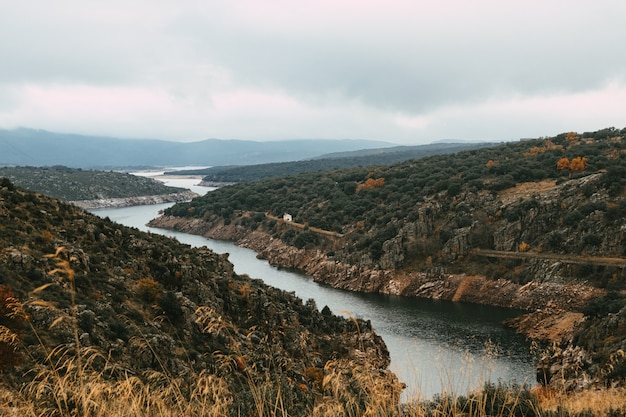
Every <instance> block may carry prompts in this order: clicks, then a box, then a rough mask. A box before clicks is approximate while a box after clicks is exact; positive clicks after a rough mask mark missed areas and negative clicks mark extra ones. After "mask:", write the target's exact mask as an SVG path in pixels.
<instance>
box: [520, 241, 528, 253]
mask: <svg viewBox="0 0 626 417" xmlns="http://www.w3.org/2000/svg"><path fill="white" fill-rule="evenodd" d="M528 249H530V245H529V244H528V243H526V242H522V243H520V244H519V251H520V252H528Z"/></svg>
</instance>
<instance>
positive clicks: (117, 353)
mask: <svg viewBox="0 0 626 417" xmlns="http://www.w3.org/2000/svg"><path fill="white" fill-rule="evenodd" d="M0 247H1V248H2V250H0V277H1V281H0V414H2V413H3V412H5V411H6V412H9V413H12V414H10V415H29V416H30V415H33V416H34V415H55V416H56V415H59V416H74V415H90V416H95V415H98V416H100V415H114V416H117V415H120V416H121V415H131V414H130V413H131V411H132V410H136V411H137V412H139V413H142V414H141V415H154V414H153V412H155V413H156V411H155V410H159V412H161V413H164V414H158V415H209V414H208V413H212V414H210V415H242V416H251V415H264V414H258V411H259V409H258V407H270V408H271V407H272V406H277V404H278V402H280V407H281V410H282V411H283V412H284V413H285V414H287V415H306V414H312V413H313V410H314V408H315V407H322V408H323V407H329V406H332V405H333V404H344V405H346V406H347V407H348V406H352V407H356V408H357V409H360V410H365V408H366V406H367V404H368V403H370V402H371V401H374V396H373V395H372V393H373V392H376V393H377V394H376V396H375V397H376V398H377V400H376V401H380V400H382V402H385V401H386V402H387V403H388V404H393V403H394V401H396V402H397V400H398V394H399V390H400V388H401V387H400V385H399V384H398V383H397V380H396V379H395V377H394V376H393V375H392V374H391V373H390V372H388V371H387V370H386V367H387V365H388V364H389V355H388V352H387V350H386V347H385V345H384V343H383V341H382V340H381V339H380V337H378V336H377V335H376V334H375V333H374V332H373V331H372V329H371V325H370V324H369V323H367V322H365V321H362V320H356V319H349V320H348V319H345V318H343V317H339V316H335V315H334V314H332V312H330V311H329V309H328V308H325V309H322V311H319V310H318V309H317V308H316V306H315V303H314V301H312V300H309V301H307V302H303V301H302V300H300V299H298V298H296V297H295V296H294V295H293V294H290V293H287V292H284V291H281V290H278V289H274V288H271V287H268V286H266V285H264V284H263V283H262V282H261V281H260V280H254V279H251V278H249V277H248V276H240V275H237V274H236V273H235V272H234V271H233V266H232V265H231V264H230V263H229V262H228V260H227V256H225V255H218V254H215V253H213V252H212V251H210V250H208V249H206V248H199V249H192V248H191V247H189V246H188V245H183V244H180V243H178V242H177V241H175V240H173V239H170V238H167V237H164V236H160V235H155V234H149V233H143V232H140V231H138V230H137V229H133V228H128V227H124V226H120V225H118V224H116V223H113V222H111V221H110V220H109V219H102V218H99V217H96V216H93V215H90V214H88V213H86V212H85V211H83V210H81V209H79V208H77V207H75V206H72V205H68V204H65V203H63V202H61V201H59V200H54V199H51V198H48V197H44V196H42V195H40V194H36V193H33V192H27V191H24V190H22V189H19V188H16V187H15V186H14V185H13V184H12V183H11V182H10V181H8V180H7V179H1V180H0ZM329 384H336V386H337V389H336V390H335V389H332V390H331V389H328V386H329ZM7 398H11V400H10V403H9V402H5V400H6V399H7ZM379 403H380V402H379ZM23 404H26V405H23ZM22 405H23V408H19V410H18V408H17V407H18V406H20V407H22ZM11 408H13V411H11ZM14 413H17V414H14ZM3 415H4V414H3ZM133 415H135V414H133ZM137 415H139V414H137Z"/></svg>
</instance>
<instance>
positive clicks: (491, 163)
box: [485, 159, 498, 168]
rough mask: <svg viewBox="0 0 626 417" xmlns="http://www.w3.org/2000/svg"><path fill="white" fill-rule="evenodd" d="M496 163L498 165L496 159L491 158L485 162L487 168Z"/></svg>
mask: <svg viewBox="0 0 626 417" xmlns="http://www.w3.org/2000/svg"><path fill="white" fill-rule="evenodd" d="M496 165H498V161H497V160H495V161H494V160H493V159H490V160H488V161H487V163H486V164H485V166H486V167H487V168H491V167H495V166H496Z"/></svg>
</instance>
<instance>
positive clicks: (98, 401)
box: [0, 252, 626, 417]
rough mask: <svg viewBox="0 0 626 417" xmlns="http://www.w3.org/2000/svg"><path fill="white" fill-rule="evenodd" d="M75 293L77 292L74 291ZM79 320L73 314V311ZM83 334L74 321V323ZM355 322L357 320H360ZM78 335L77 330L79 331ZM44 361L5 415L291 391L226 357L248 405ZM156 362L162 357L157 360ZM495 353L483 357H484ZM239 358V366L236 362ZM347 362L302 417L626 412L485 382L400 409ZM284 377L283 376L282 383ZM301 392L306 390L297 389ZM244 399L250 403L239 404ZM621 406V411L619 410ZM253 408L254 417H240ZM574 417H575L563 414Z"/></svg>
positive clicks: (606, 396)
mask: <svg viewBox="0 0 626 417" xmlns="http://www.w3.org/2000/svg"><path fill="white" fill-rule="evenodd" d="M58 255H59V252H57V254H55V260H56V261H57V268H58V269H57V270H55V272H60V273H62V274H63V275H65V277H66V278H67V279H68V280H69V281H70V282H71V281H72V280H73V276H72V274H70V273H69V271H71V269H70V268H69V267H68V266H67V265H66V264H64V263H61V262H59V259H58ZM71 291H74V288H73V287H71ZM72 313H73V316H72V317H75V313H76V311H75V309H73V310H72ZM196 314H197V316H198V324H200V325H201V326H202V328H203V331H204V332H207V333H209V334H215V335H219V334H224V333H226V334H228V333H230V332H231V331H232V330H233V329H232V328H231V325H230V324H228V323H226V322H224V321H223V320H222V318H221V317H220V316H219V315H217V314H216V312H215V311H214V310H212V309H209V308H205V309H199V311H197V312H196ZM71 322H72V323H73V325H74V326H77V324H76V320H73V321H71ZM355 322H356V321H355ZM75 332H77V329H75ZM41 349H42V350H43V351H45V352H47V353H46V358H45V360H44V361H43V362H41V363H40V364H39V365H37V368H36V369H33V370H31V372H30V374H29V375H27V376H28V377H29V380H30V382H29V383H27V384H26V385H25V386H23V387H22V388H21V389H19V390H16V389H15V388H13V387H9V386H8V385H1V384H0V417H4V416H7V417H17V416H19V417H77V416H80V417H105V416H106V417H148V416H150V417H221V416H231V415H237V416H240V415H250V416H256V417H278V416H280V417H285V416H288V415H291V414H289V409H290V407H289V405H288V404H287V402H288V401H289V398H290V397H289V396H288V395H287V394H288V393H285V392H282V391H281V388H280V387H281V385H280V383H278V381H277V380H276V379H275V378H277V376H274V375H269V374H267V375H265V379H264V380H258V379H257V380H255V379H254V378H253V375H252V374H250V373H247V367H246V366H245V361H244V358H242V357H239V356H237V357H235V358H234V361H233V360H230V359H228V360H227V364H228V365H229V366H232V367H233V368H234V367H238V368H239V370H240V371H242V372H244V373H245V374H246V375H247V378H248V385H249V388H250V393H251V396H249V397H246V398H242V397H241V396H240V395H239V394H240V393H238V392H236V391H235V390H234V389H233V387H232V386H231V385H230V383H229V382H228V381H227V380H226V379H223V378H222V377H220V376H217V375H214V374H210V373H208V372H201V373H198V374H195V375H192V376H185V378H177V377H173V376H171V375H169V374H167V373H164V372H158V371H149V372H146V373H143V374H141V375H136V374H133V373H131V372H130V371H127V370H123V369H119V368H117V367H116V366H115V364H113V363H111V362H110V361H109V358H108V357H107V356H106V355H103V354H102V353H101V352H100V351H98V350H96V349H94V348H86V347H81V346H80V343H79V339H78V337H77V336H76V337H75V343H74V344H73V345H70V346H68V347H54V348H52V349H49V348H48V347H46V346H43V345H42V346H41ZM154 353H155V355H156V352H154ZM488 356H489V353H488V352H487V353H486V357H488ZM237 359H240V360H241V364H240V363H239V362H238V361H237ZM365 363H367V361H363V363H357V362H354V361H350V360H345V359H338V360H334V361H329V362H327V363H326V366H325V367H324V370H323V374H321V372H320V374H321V375H319V376H318V379H320V381H319V383H320V384H321V386H322V392H323V394H321V395H319V396H318V397H317V398H316V400H315V403H314V404H313V406H312V407H310V408H308V409H307V410H306V411H305V412H303V413H301V414H299V415H298V416H300V415H301V416H313V417H357V416H358V417H361V416H363V417H370V416H380V417H382V416H386V417H426V416H428V417H444V416H446V417H488V416H496V417H508V416H526V415H528V416H536V417H542V416H545V415H548V414H549V415H550V416H565V415H568V416H572V417H573V416H576V415H577V413H583V412H584V413H587V414H585V416H589V415H590V414H589V413H588V412H589V410H591V412H592V414H591V415H593V416H599V417H601V416H609V415H610V416H611V417H613V416H616V415H619V414H615V413H614V412H612V414H611V410H617V409H619V410H623V412H626V406H625V404H626V390H617V389H615V390H606V391H594V392H592V391H589V392H584V393H579V394H576V395H571V396H568V395H564V394H559V393H555V392H552V391H548V390H545V389H533V390H529V389H527V388H524V387H514V386H502V385H493V384H485V385H484V386H483V388H482V389H481V390H478V391H476V392H472V393H469V394H467V395H465V396H456V395H448V394H442V395H440V396H439V397H437V398H435V399H434V400H429V401H426V400H421V399H420V398H414V399H412V400H411V402H410V404H404V405H402V404H400V392H401V389H400V384H399V382H398V381H397V380H396V379H395V378H393V377H392V376H390V374H386V372H388V371H382V370H379V369H373V368H371V367H368V366H366V365H364V364H365ZM278 377H279V376H278ZM301 389H307V387H306V385H301ZM245 401H248V402H249V404H244V403H243V402H245ZM622 407H624V408H622ZM244 410H251V411H248V412H246V411H244ZM564 410H565V412H568V413H569V414H563V413H564Z"/></svg>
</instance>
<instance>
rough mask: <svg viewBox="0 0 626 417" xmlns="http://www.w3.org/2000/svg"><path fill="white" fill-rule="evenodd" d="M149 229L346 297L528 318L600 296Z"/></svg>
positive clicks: (241, 235)
mask: <svg viewBox="0 0 626 417" xmlns="http://www.w3.org/2000/svg"><path fill="white" fill-rule="evenodd" d="M149 226H152V227H160V228H165V229H172V230H178V231H182V232H185V233H191V234H197V235H202V236H205V237H208V238H211V239H221V240H230V241H233V242H235V243H236V244H237V245H238V246H241V247H245V248H249V249H252V250H254V251H255V252H257V253H258V257H259V258H262V259H267V260H268V262H269V263H270V264H272V265H274V266H277V267H281V268H292V269H297V270H299V271H302V272H303V273H305V274H307V275H309V276H311V277H313V279H314V280H315V281H317V282H321V283H324V284H327V285H330V286H332V287H334V288H339V289H344V290H350V291H359V292H367V293H382V294H390V295H401V296H408V297H422V298H430V299H440V300H450V301H463V302H472V303H478V304H485V305H492V306H498V307H507V308H514V309H520V310H525V311H528V312H535V311H541V310H545V309H548V308H550V309H551V310H552V311H565V312H567V311H577V310H579V309H581V308H582V307H583V306H585V305H586V304H587V303H588V302H589V300H591V299H593V298H597V297H599V296H601V295H603V293H604V292H603V291H602V290H599V289H597V288H593V287H590V286H585V285H580V284H577V285H572V284H559V283H551V282H535V281H531V282H529V283H527V284H524V285H520V284H516V283H513V282H511V281H507V280H503V279H500V280H495V281H493V280H488V279H487V278H486V277H484V276H480V275H467V274H448V273H445V272H439V273H433V272H416V271H411V272H408V271H394V270H390V269H372V268H367V267H360V266H357V265H350V264H347V263H344V262H340V261H337V260H334V259H332V258H331V257H329V256H327V255H326V254H325V253H323V252H321V251H320V250H318V249H298V248H296V247H294V246H289V245H287V244H285V243H284V242H282V241H281V240H280V239H275V238H273V237H271V236H270V235H268V234H266V233H263V232H260V231H250V230H249V229H247V228H243V227H240V226H233V225H224V224H217V225H211V224H208V223H206V222H204V221H202V220H200V219H191V218H181V217H173V216H161V217H159V218H156V219H154V220H152V221H151V222H150V223H149ZM526 327H527V326H525V327H524V328H526ZM525 333H526V334H528V332H526V331H525ZM529 335H530V334H529Z"/></svg>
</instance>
